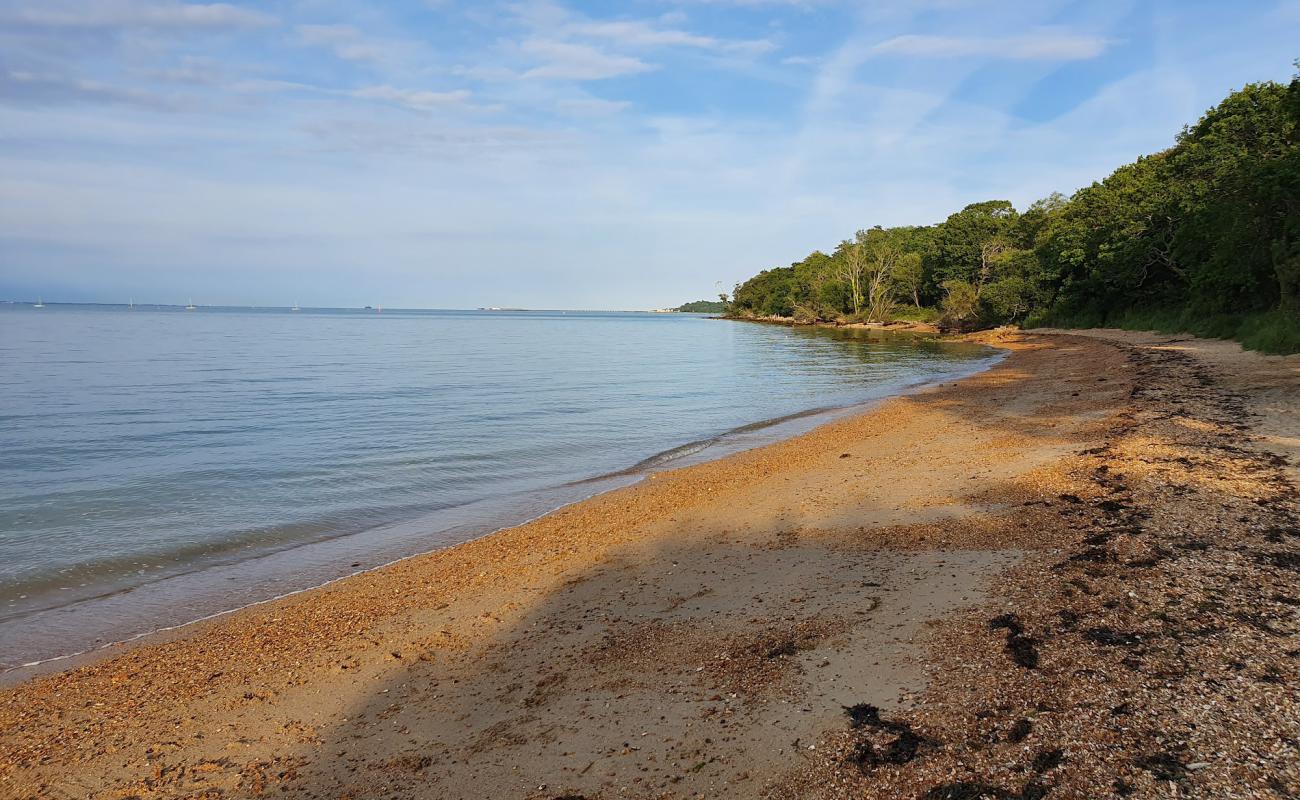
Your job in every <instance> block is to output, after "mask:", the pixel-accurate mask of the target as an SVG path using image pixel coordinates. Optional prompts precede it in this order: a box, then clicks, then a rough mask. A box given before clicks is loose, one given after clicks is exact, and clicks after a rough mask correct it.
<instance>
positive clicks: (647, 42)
mask: <svg viewBox="0 0 1300 800" xmlns="http://www.w3.org/2000/svg"><path fill="white" fill-rule="evenodd" d="M564 30H565V31H567V32H568V33H571V34H573V35H575V36H579V37H589V38H593V39H604V40H607V41H610V42H613V43H616V44H618V45H622V46H625V47H634V48H651V47H693V48H698V49H702V50H716V51H720V52H729V53H751V54H759V53H766V52H769V51H771V50H772V49H774V48H775V45H774V44H773V43H772V42H770V41H768V40H766V39H749V40H735V39H719V38H717V37H713V36H702V35H700V34H696V33H691V32H690V31H685V30H682V29H680V28H662V27H659V26H656V25H654V24H652V23H650V22H648V21H646V20H617V21H605V22H581V23H575V24H571V25H568V26H565V28H564Z"/></svg>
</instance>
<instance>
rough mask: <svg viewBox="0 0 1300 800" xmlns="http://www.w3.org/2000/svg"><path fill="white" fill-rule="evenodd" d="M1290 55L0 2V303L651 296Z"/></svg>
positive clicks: (1106, 29)
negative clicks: (4, 299) (8, 300)
mask: <svg viewBox="0 0 1300 800" xmlns="http://www.w3.org/2000/svg"><path fill="white" fill-rule="evenodd" d="M1298 56H1300V0H1267V1H1264V0H1261V1H1260V2H1250V1H1249V0H1245V1H1243V2H1232V3H1228V2H1222V0H1215V1H1214V2H1197V0H1167V1H1165V0H1151V1H1150V2H1144V1H1143V0H1130V1H1127V2H1125V1H1120V0H1115V1H1113V2H1112V1H1107V0H1098V1H1096V2H1053V0H1038V1H1036V2H1019V0H1001V1H1000V2H980V1H978V0H914V1H912V2H903V1H902V0H898V1H894V0H883V1H882V2H860V3H849V2H834V0H786V1H783V0H629V1H628V2H622V3H594V2H587V3H581V2H572V1H570V2H562V1H561V0H520V1H519V2H495V1H494V0H483V1H482V2H469V0H408V1H407V2H397V1H396V0H393V1H391V2H367V3H356V2H341V1H339V0H281V1H280V2H264V3H251V2H249V3H238V2H230V3H186V2H179V1H178V0H32V1H31V2H14V1H13V0H0V297H18V298H24V297H33V296H36V295H37V294H40V295H43V296H44V297H45V298H46V299H61V300H91V301H107V302H115V301H125V300H126V299H127V298H128V297H133V298H134V299H135V300H136V302H176V301H182V302H183V301H184V300H185V299H187V298H188V297H191V296H192V297H193V298H194V299H195V302H199V303H205V304H206V303H211V304H226V303H229V304H257V305H275V304H286V305H287V304H289V303H291V302H293V301H295V300H296V301H299V302H301V303H302V304H304V305H347V306H358V305H365V304H372V305H373V304H376V303H381V304H383V305H386V306H390V307H399V306H410V307H439V308H450V307H476V306H485V305H499V306H527V307H569V308H576V307H583V308H649V307H655V306H663V305H669V304H674V305H675V304H677V303H679V302H682V301H685V300H691V299H697V298H701V297H708V296H712V295H713V294H715V293H716V289H715V286H716V285H718V284H721V285H722V286H723V287H727V288H729V287H730V286H731V285H732V284H734V283H735V282H736V281H737V280H741V279H743V278H745V277H747V276H749V275H750V274H752V273H754V272H755V271H757V270H758V269H761V268H764V267H769V266H778V265H783V264H787V263H789V262H791V261H793V260H797V259H799V258H802V257H803V256H804V255H805V254H806V253H808V252H809V251H811V250H813V249H815V248H823V249H828V248H831V247H833V246H834V245H835V243H836V242H837V241H838V240H839V239H841V238H843V237H845V236H847V235H850V234H851V233H852V232H853V231H854V230H856V229H858V228H863V227H868V226H870V225H874V224H882V225H895V224H915V223H929V222H935V221H938V220H940V219H942V218H943V217H944V216H945V215H946V214H947V213H949V212H950V211H953V210H955V209H958V208H960V207H961V206H962V205H964V204H966V203H968V202H974V201H977V200H984V199H991V198H1005V199H1010V200H1012V201H1013V202H1014V203H1016V205H1017V206H1018V207H1022V208H1023V207H1024V206H1025V205H1027V204H1028V203H1029V202H1032V201H1033V200H1035V199H1037V198H1039V197H1042V196H1045V195H1047V194H1048V193H1050V192H1052V191H1054V190H1060V191H1063V192H1066V193H1069V192H1071V191H1073V190H1075V189H1077V188H1079V187H1080V186H1083V185H1086V184H1088V183H1090V182H1092V181H1093V180H1096V179H1099V178H1102V177H1104V176H1105V175H1106V174H1107V173H1108V172H1109V171H1110V170H1112V169H1113V168H1114V167H1116V166H1118V165H1120V164H1122V163H1124V162H1127V161H1131V160H1132V159H1133V158H1135V157H1136V156H1138V155H1141V154H1143V153H1147V152H1152V151H1156V150H1159V149H1162V148H1164V147H1167V146H1168V145H1169V144H1171V143H1172V140H1173V136H1174V134H1175V133H1176V132H1177V131H1178V130H1179V129H1180V128H1181V127H1182V126H1183V125H1184V124H1186V123H1189V122H1191V121H1193V120H1194V119H1195V118H1196V117H1198V116H1199V115H1200V114H1201V113H1202V112H1203V111H1204V110H1205V109H1206V108H1207V107H1209V106H1210V105H1212V104H1213V103H1215V102H1217V101H1218V100H1219V99H1220V98H1221V97H1222V96H1223V95H1224V94H1226V93H1227V92H1229V91H1230V90H1232V89H1234V88H1238V87H1240V86H1242V85H1243V84H1245V83H1248V82H1252V81H1258V80H1266V79H1273V80H1286V79H1288V78H1289V77H1290V75H1291V73H1292V71H1293V67H1292V61H1293V60H1294V59H1295V58H1296V57H1298Z"/></svg>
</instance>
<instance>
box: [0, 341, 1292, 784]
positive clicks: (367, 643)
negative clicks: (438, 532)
mask: <svg viewBox="0 0 1300 800" xmlns="http://www.w3.org/2000/svg"><path fill="white" fill-rule="evenodd" d="M988 338H989V339H990V340H992V343H994V344H997V345H998V346H1001V347H1005V348H1007V349H1008V350H1009V351H1010V355H1009V356H1008V358H1007V359H1006V360H1004V361H1003V362H1001V363H1000V364H999V365H998V366H996V367H995V368H993V369H991V370H989V371H987V372H985V373H981V374H979V375H976V376H974V377H971V378H968V379H966V380H963V381H961V382H959V383H956V384H948V385H944V386H940V387H934V388H931V389H928V390H926V391H923V392H920V393H918V394H915V395H912V396H908V397H903V398H897V399H894V400H890V401H888V402H886V403H883V404H881V405H880V406H879V407H877V408H875V409H874V410H872V411H869V412H866V413H863V414H859V415H856V416H853V417H849V418H845V419H842V420H839V421H836V422H833V423H830V424H828V425H825V426H822V427H820V428H818V429H816V430H814V431H812V432H810V433H808V434H806V435H804V436H801V437H798V438H795V439H791V440H788V441H785V442H781V443H777V444H774V445H771V446H768V447H764V448H760V449H757V450H753V451H749V452H745V453H741V454H737V455H734V456H730V457H728V458H725V459H722V460H719V461H715V462H710V463H705V464H700V465H697V466H693V467H689V468H685V469H681V470H676V471H673V472H666V473H660V474H657V475H655V476H654V477H653V478H652V479H649V480H646V481H643V482H642V483H640V484H638V485H636V486H633V487H630V488H627V489H623V490H619V491H616V492H612V493H609V494H605V495H601V496H599V497H595V498H592V499H591V500H588V501H586V502H583V503H580V504H577V505H574V506H570V507H567V508H564V509H562V510H560V511H558V512H556V513H554V514H551V515H549V516H547V517H544V518H542V519H540V520H537V521H535V522H533V523H530V524H528V525H524V526H521V527H518V528H514V529H510V530H506V531H502V532H500V533H497V534H494V535H492V536H489V537H485V538H483V539H480V540H477V541H473V542H469V543H466V544H463V545H460V546H457V547H454V548H451V549H449V550H445V551H441V552H437V553H432V554H429V555H425V556H420V557H416V558H412V559H408V560H405V561H402V562H399V563H397V564H394V565H391V566H388V567H385V568H382V569H379V570H376V571H373V572H369V573H365V574H362V575H358V576H354V577H352V578H348V579H346V580H342V581H339V582H336V583H334V584H331V585H329V586H326V587H323V588H321V589H318V590H313V591H310V592H305V593H302V594H299V595H295V596H293V597H290V598H286V599H284V600H280V601H276V602H273V603H269V604H265V605H262V606H257V607H254V608H250V609H246V610H244V611H241V612H238V613H236V614H232V615H229V616H227V617H223V618H220V619H217V620H213V621H210V622H207V623H202V624H198V625H194V626H191V627H189V628H187V629H185V630H184V631H182V632H181V633H180V634H179V635H176V636H172V637H170V638H169V639H167V640H166V641H157V642H148V643H144V644H141V645H139V646H136V647H132V648H124V649H123V650H122V651H121V652H113V651H110V652H109V653H108V654H106V655H105V657H103V658H101V659H99V660H96V661H94V662H93V663H89V664H85V665H82V666H78V667H76V668H74V669H71V670H68V671H65V672H62V673H59V674H55V675H46V676H38V677H35V678H32V679H30V680H28V681H26V682H23V683H20V684H18V685H15V686H11V687H9V688H7V689H5V690H3V692H0V796H3V797H15V798H19V797H21V798H27V797H33V798H34V797H41V798H46V797H50V798H84V797H105V798H108V797H112V798H125V797H139V798H151V797H213V798H215V797H226V798H229V797H264V796H277V797H301V798H306V797H330V798H341V797H351V798H366V797H412V798H503V797H521V798H524V797H528V798H559V797H569V798H572V797H588V798H614V797H638V798H641V797H644V798H660V797H700V796H703V797H774V798H796V797H798V798H810V797H827V798H830V797H863V796H871V797H899V798H911V797H925V798H931V799H932V800H938V799H939V798H958V797H961V798H979V797H988V798H1025V799H1026V800H1028V798H1037V797H1045V796H1053V797H1055V796H1059V797H1105V796H1139V797H1156V796H1159V797H1168V796H1185V795H1186V796H1205V797H1211V796H1213V797H1218V796H1237V797H1256V796H1257V797H1285V796H1293V795H1294V793H1296V792H1300V771H1298V769H1300V768H1297V766H1296V765H1297V764H1300V750H1298V749H1297V741H1300V709H1298V708H1297V705H1296V701H1295V695H1296V693H1295V686H1296V683H1295V681H1296V679H1297V677H1300V676H1298V675H1297V672H1298V671H1300V670H1298V669H1297V659H1298V656H1300V625H1298V624H1297V608H1298V607H1300V586H1298V584H1300V522H1298V519H1300V516H1298V514H1300V512H1298V511H1297V490H1296V484H1295V478H1296V474H1295V471H1294V466H1295V461H1294V460H1290V461H1288V459H1289V457H1290V456H1292V455H1293V454H1294V453H1295V448H1296V447H1297V446H1298V445H1300V431H1297V429H1296V425H1297V421H1300V416H1297V405H1298V404H1300V400H1298V398H1300V361H1298V360H1297V359H1296V358H1294V357H1291V358H1271V359H1269V358H1264V357H1260V356H1255V355H1253V354H1248V353H1242V352H1241V351H1240V350H1239V349H1237V348H1235V345H1223V346H1220V345H1219V344H1218V343H1203V342H1195V341H1191V342H1188V341H1183V342H1178V341H1171V340H1170V339H1169V337H1154V336H1147V337H1142V336H1138V335H1133V334H1118V333H1114V332H1095V333H1092V334H1090V335H1086V336H1085V335H1077V334H1068V335H1067V334H1062V333H1050V334H1048V333H1031V334H1021V333H1014V332H1007V333H1002V334H991V335H988ZM1171 793H1173V794H1172V795H1171ZM1288 793H1290V794H1288Z"/></svg>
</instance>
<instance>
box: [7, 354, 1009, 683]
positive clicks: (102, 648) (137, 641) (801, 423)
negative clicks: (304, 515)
mask: <svg viewBox="0 0 1300 800" xmlns="http://www.w3.org/2000/svg"><path fill="white" fill-rule="evenodd" d="M1005 356H1006V353H1005V352H998V351H997V348H990V355H989V357H988V358H987V359H984V360H982V361H981V362H980V364H979V366H977V367H972V368H964V369H960V370H955V371H954V373H953V374H951V375H945V376H943V377H942V379H941V380H937V381H936V380H933V379H932V378H926V379H918V380H916V381H914V382H909V383H907V384H903V385H901V386H899V387H897V388H896V389H894V390H892V391H890V392H889V393H887V394H885V395H883V396H881V397H874V398H870V399H866V400H862V401H860V402H856V403H853V404H851V405H846V406H829V407H818V408H810V409H807V410H804V411H799V412H794V413H792V414H788V415H785V416H781V417H777V418H773V419H766V420H759V421H756V422H751V423H746V424H744V425H741V426H738V427H736V428H733V429H730V430H726V431H722V432H721V433H719V434H716V435H714V436H710V437H708V438H707V439H704V440H699V441H695V442H688V443H685V444H683V445H679V446H675V447H671V448H667V449H665V450H662V451H660V452H658V453H655V454H652V455H651V456H649V457H647V458H644V459H642V460H640V461H638V462H637V463H635V464H633V465H632V466H630V467H627V468H625V469H621V470H616V471H613V472H608V473H603V474H600V475H595V476H593V477H591V478H586V479H582V480H578V481H571V482H569V483H565V484H561V485H557V486H552V487H547V488H546V489H540V490H535V491H533V492H530V493H529V496H530V497H538V498H540V497H542V496H544V495H548V493H549V494H551V495H555V498H553V499H554V500H555V502H554V504H551V503H549V502H547V503H543V505H544V508H543V509H542V510H540V511H537V512H535V513H531V514H530V515H528V516H523V517H520V516H518V515H512V514H509V513H504V512H503V513H502V514H500V515H496V516H497V517H499V519H496V521H494V522H492V523H490V524H487V525H485V526H483V527H481V528H480V529H477V530H474V531H471V532H469V533H467V534H463V533H456V534H452V535H451V536H450V537H448V538H449V539H450V541H448V542H446V543H443V544H438V545H435V546H432V547H425V548H424V549H414V550H411V549H407V550H406V552H404V553H403V554H401V555H395V556H393V557H391V558H388V559H387V560H383V561H380V562H378V563H375V564H373V565H371V566H366V567H363V568H360V569H354V570H353V571H350V572H341V573H337V574H334V575H333V576H332V577H328V578H324V579H323V580H319V581H317V582H314V583H309V584H307V585H303V586H301V587H299V588H293V589H288V590H286V591H282V592H278V593H275V594H273V595H269V596H266V597H263V598H261V599H255V600H251V601H249V602H244V603H241V604H239V605H236V606H234V607H229V608H220V609H218V610H214V611H211V612H209V613H205V614H202V615H200V616H197V617H194V618H190V619H185V620H182V621H177V622H174V623H168V624H165V625H161V626H159V627H156V628H152V629H149V630H144V631H140V632H136V633H132V634H129V635H126V636H124V637H123V638H120V639H114V640H112V641H107V642H103V643H100V644H92V645H91V646H89V647H86V648H85V649H82V650H79V651H76V652H70V653H62V654H58V655H54V656H48V657H42V658H39V659H33V660H32V661H28V662H24V663H19V664H15V665H12V666H8V667H4V668H0V689H3V688H6V687H11V686H16V685H19V684H21V683H23V682H25V681H27V680H30V679H33V678H37V677H39V676H42V675H47V674H51V673H55V672H60V671H63V670H65V669H71V668H75V667H78V666H84V665H87V664H91V663H94V662H95V661H98V660H100V659H102V658H110V657H113V656H114V655H115V654H120V653H122V652H124V651H126V650H128V649H130V648H131V647H135V646H138V645H141V644H148V643H150V642H155V641H161V640H170V639H174V638H177V637H180V636H184V635H185V632H186V629H187V628H189V627H190V626H194V625H199V624H202V623H206V622H210V621H213V620H217V619H220V618H222V617H226V616H229V615H231V614H236V613H239V612H242V611H244V610H246V609H250V608H255V607H257V606H261V605H264V604H267V603H274V602H277V601H281V600H284V599H286V598H290V597H293V596H295V595H298V594H301V593H303V592H310V591H314V590H317V589H321V588H323V587H327V586H329V585H331V584H334V583H336V582H338V581H341V580H346V579H348V578H352V577H355V576H358V575H363V574H366V573H369V572H373V571H376V570H382V569H384V568H387V567H390V566H392V565H394V564H397V563H399V562H402V561H405V560H407V559H410V558H418V557H421V556H426V555H430V554H433V553H438V552H441V551H445V550H447V549H450V548H453V547H457V546H459V545H461V544H465V543H467V542H472V541H475V540H478V539H481V538H484V537H488V536H493V535H496V534H498V533H501V532H502V531H506V530H510V529H512V528H516V527H522V526H525V525H529V524H531V523H533V522H536V521H537V520H538V519H541V518H543V517H545V516H547V515H550V514H553V513H556V512H558V511H560V510H562V509H564V508H567V507H569V506H573V505H577V504H579V503H584V502H587V501H589V500H591V499H592V498H594V497H597V496H599V495H602V494H606V493H609V492H614V491H618V490H620V489H624V488H628V487H630V486H635V485H636V484H638V483H640V482H642V481H645V480H647V479H649V478H650V477H651V476H652V475H655V474H657V473H661V472H664V471H671V470H677V469H684V468H687V467H690V466H694V465H697V464H701V463H708V462H710V461H715V460H720V459H725V458H729V457H731V456H734V455H736V454H738V453H743V452H745V451H747V450H751V449H756V448H762V447H767V446H769V445H771V444H775V443H778V442H781V441H784V440H788V439H790V438H796V437H798V436H800V435H803V434H805V433H807V432H808V431H809V430H812V429H814V428H816V427H819V426H821V425H825V424H829V423H831V422H833V421H835V420H836V419H839V418H841V417H843V416H846V415H856V414H863V413H869V411H870V410H871V409H872V408H874V407H875V406H877V405H879V404H880V403H882V402H887V401H889V400H890V399H893V398H896V397H906V396H908V395H910V394H913V393H915V392H920V391H925V390H926V389H927V388H929V387H930V386H933V385H939V384H942V383H944V382H950V381H953V380H962V379H964V378H966V377H969V376H970V375H973V374H978V373H979V372H982V371H985V370H987V369H989V368H991V367H993V366H995V365H996V364H997V363H999V362H1000V361H1001V360H1002V359H1003V358H1005ZM750 438H752V439H753V441H749V439H750ZM681 451H687V452H681ZM706 451H707V452H706ZM679 452H680V453H681V454H680V455H676V454H678V453H679ZM666 455H672V456H673V457H671V458H668V459H664V456H666ZM578 486H582V487H591V486H594V487H598V488H596V489H595V491H592V492H590V493H588V494H584V495H581V496H577V497H573V499H560V498H563V497H565V496H571V494H572V493H567V494H566V493H563V492H562V490H566V489H573V488H574V487H578ZM482 502H483V501H477V502H476V503H475V504H473V505H478V504H481V503H482ZM431 522H432V518H431V517H421V518H419V519H416V520H411V521H406V522H401V523H391V524H388V525H385V526H381V527H380V528H378V529H366V530H361V531H356V532H351V533H346V534H341V535H339V536H335V537H330V538H327V539H323V540H319V541H311V542H306V543H300V544H294V545H290V546H287V547H284V548H280V549H274V550H269V551H267V552H264V553H259V554H257V555H254V556H251V557H248V558H244V559H241V560H238V561H232V562H216V563H214V564H208V565H203V566H200V567H198V568H196V569H193V570H189V571H184V572H179V573H177V574H173V575H165V576H162V577H161V578H159V579H157V580H156V581H151V582H148V583H144V584H139V585H134V586H129V587H126V588H117V589H114V590H112V591H111V592H108V593H106V594H103V595H92V596H88V597H85V598H82V599H77V600H73V601H71V602H69V603H67V604H64V605H61V606H50V607H45V608H41V609H37V610H36V611H34V612H33V614H35V615H36V616H44V615H48V614H58V613H60V612H62V611H63V610H65V609H67V608H71V607H75V606H78V605H80V604H83V603H93V602H96V601H101V600H104V599H113V598H116V597H119V596H124V595H128V594H131V593H132V592H136V591H139V590H142V589H144V590H149V589H152V588H153V586H154V584H158V583H166V584H170V583H171V582H174V581H184V580H185V579H186V578H188V577H190V576H191V575H196V574H198V575H205V574H207V573H208V572H211V571H221V570H234V569H239V568H240V567H241V566H242V565H247V564H252V563H261V562H262V561H264V560H268V559H278V560H284V559H286V558H289V557H292V556H293V555H295V554H301V553H302V552H305V551H309V550H310V551H312V552H315V551H316V550H318V549H320V548H322V547H332V546H335V545H339V544H341V543H342V542H344V541H351V540H352V539H354V538H357V537H363V536H366V535H368V534H373V533H375V532H376V531H381V530H387V529H395V528H402V529H416V528H420V529H423V528H424V527H426V526H427V525H428V524H430V523H431ZM460 527H464V526H461V525H451V526H450V527H446V526H444V528H445V530H444V529H440V532H439V536H445V535H446V534H447V532H448V531H456V530H458V528H460ZM388 549H390V550H391V549H392V548H391V547H390V548H388ZM355 557H357V556H356V555H355V553H354V555H352V556H349V557H348V558H346V559H343V560H342V561H340V562H339V563H340V564H341V563H343V562H344V561H350V560H352V558H355ZM336 560H337V559H336ZM173 591H183V589H176V590H173ZM6 622H8V620H7V621H6Z"/></svg>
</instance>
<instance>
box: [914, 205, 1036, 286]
mask: <svg viewBox="0 0 1300 800" xmlns="http://www.w3.org/2000/svg"><path fill="white" fill-rule="evenodd" d="M1016 217H1017V215H1016V209H1015V208H1014V207H1013V206H1012V205H1011V203H1009V202H1007V201H1006V200H987V201H985V202H982V203H971V204H970V205H968V206H966V207H965V208H963V209H962V210H961V211H958V212H957V213H956V214H953V215H951V216H950V217H948V219H946V220H944V221H943V222H942V223H941V224H940V225H939V226H938V229H937V230H936V231H935V235H934V251H933V253H932V255H931V262H932V267H933V269H932V272H933V273H934V276H935V279H936V280H938V281H939V282H940V283H942V282H943V281H947V280H962V281H966V282H967V283H971V284H976V285H978V282H979V276H980V273H981V271H982V270H983V268H984V260H985V259H984V252H983V251H984V246H985V244H986V243H987V242H989V240H991V239H999V238H1002V239H1005V238H1006V237H1007V235H1008V234H1009V233H1010V232H1011V230H1012V227H1013V226H1014V224H1015V221H1016Z"/></svg>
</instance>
